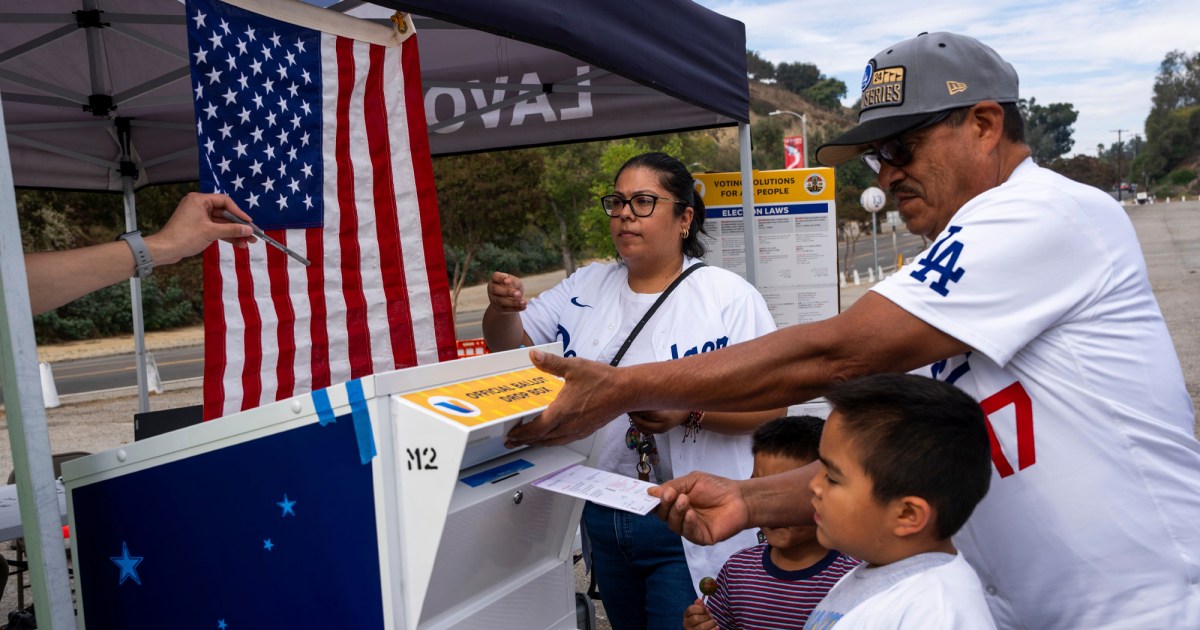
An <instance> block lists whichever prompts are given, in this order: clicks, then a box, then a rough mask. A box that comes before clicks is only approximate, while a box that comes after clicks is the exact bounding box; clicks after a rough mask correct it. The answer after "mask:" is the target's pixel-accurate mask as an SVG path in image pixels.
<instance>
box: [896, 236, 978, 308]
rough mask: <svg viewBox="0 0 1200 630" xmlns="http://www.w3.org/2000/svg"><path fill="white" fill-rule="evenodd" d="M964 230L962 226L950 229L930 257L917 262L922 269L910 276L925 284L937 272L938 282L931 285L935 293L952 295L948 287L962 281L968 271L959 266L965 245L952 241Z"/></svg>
mask: <svg viewBox="0 0 1200 630" xmlns="http://www.w3.org/2000/svg"><path fill="white" fill-rule="evenodd" d="M961 230H962V227H960V226H957V225H956V226H953V227H951V228H950V230H949V233H947V234H946V238H943V239H942V240H940V241H938V242H937V243H935V244H934V245H933V249H931V250H929V255H927V256H925V257H924V258H922V259H920V260H918V261H917V265H918V266H919V267H920V269H915V270H913V271H912V272H910V273H909V275H910V276H912V277H913V278H916V279H917V280H918V281H920V282H925V280H926V279H927V278H928V277H929V272H931V271H935V272H937V274H938V280H936V281H935V282H933V283H932V284H930V285H929V288H930V289H932V290H933V291H934V292H935V293H937V294H938V295H941V296H946V295H949V294H950V289H949V288H948V287H947V286H946V284H947V283H950V282H958V281H959V280H961V279H962V277H963V274H964V273H966V270H965V269H963V268H962V267H956V265H958V257H959V255H960V254H962V250H963V244H962V243H961V242H959V241H957V240H953V241H952V240H950V239H951V238H952V237H953V236H954V235H955V234H957V233H958V232H959V231H961Z"/></svg>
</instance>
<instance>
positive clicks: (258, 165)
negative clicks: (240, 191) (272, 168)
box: [250, 160, 263, 175]
mask: <svg viewBox="0 0 1200 630" xmlns="http://www.w3.org/2000/svg"><path fill="white" fill-rule="evenodd" d="M262 166H263V165H262V162H259V161H258V160H254V163H253V164H251V165H250V172H252V173H254V174H255V175H262Z"/></svg>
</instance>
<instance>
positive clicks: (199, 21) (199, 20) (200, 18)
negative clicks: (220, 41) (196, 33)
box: [192, 11, 208, 28]
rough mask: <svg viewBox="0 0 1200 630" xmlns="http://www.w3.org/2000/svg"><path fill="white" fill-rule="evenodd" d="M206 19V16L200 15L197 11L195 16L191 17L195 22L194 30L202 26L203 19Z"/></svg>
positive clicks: (204, 14)
mask: <svg viewBox="0 0 1200 630" xmlns="http://www.w3.org/2000/svg"><path fill="white" fill-rule="evenodd" d="M206 17H208V14H206V13H202V12H200V11H197V12H196V15H193V16H192V19H193V20H195V22H196V28H200V27H202V26H204V18H206Z"/></svg>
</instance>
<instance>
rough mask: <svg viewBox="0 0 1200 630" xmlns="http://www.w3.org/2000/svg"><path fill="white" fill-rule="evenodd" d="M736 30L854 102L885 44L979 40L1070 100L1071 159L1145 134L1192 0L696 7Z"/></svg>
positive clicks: (1190, 34)
mask: <svg viewBox="0 0 1200 630" xmlns="http://www.w3.org/2000/svg"><path fill="white" fill-rule="evenodd" d="M699 2H700V4H703V5H705V6H707V7H709V8H710V9H713V10H715V11H717V12H718V13H721V14H724V15H727V16H730V17H733V18H735V19H737V20H740V21H741V22H743V23H744V24H745V25H746V40H747V42H746V45H747V48H749V49H751V50H756V51H758V52H759V54H760V55H761V56H762V57H763V58H765V59H767V60H769V61H772V62H774V63H782V62H797V61H802V62H809V63H814V64H816V65H817V67H818V68H820V69H821V72H823V73H824V74H826V75H829V76H834V77H837V78H838V79H841V80H842V81H843V82H845V83H846V87H847V90H848V95H847V98H846V99H845V102H846V104H847V105H849V104H851V103H853V102H854V101H855V100H857V98H858V91H859V85H860V80H861V78H862V70H863V67H864V66H865V65H866V63H867V60H868V59H870V57H871V56H872V55H874V54H875V53H877V52H879V51H880V50H882V49H883V48H884V47H885V46H888V45H889V44H893V43H896V42H898V41H901V40H903V39H907V38H909V37H912V36H914V35H916V34H918V33H920V32H923V31H929V32H934V31H953V32H955V33H961V34H964V35H970V36H972V37H975V38H978V39H979V40H980V41H982V42H984V43H986V44H988V45H989V46H991V47H992V48H995V49H996V51H997V52H999V53H1000V55H1001V56H1002V57H1004V58H1005V59H1006V60H1008V61H1009V62H1010V63H1012V64H1013V66H1014V67H1015V68H1016V70H1017V74H1018V75H1019V76H1020V78H1021V96H1022V97H1024V98H1031V97H1032V98H1036V99H1037V101H1038V102H1039V103H1042V104H1050V103H1071V104H1072V105H1074V106H1075V110H1076V111H1078V112H1079V119H1078V121H1076V123H1075V134H1074V138H1075V148H1074V152H1078V153H1094V152H1095V149H1096V145H1097V144H1098V143H1104V144H1106V145H1107V144H1111V143H1113V142H1116V140H1117V135H1116V133H1115V132H1114V131H1112V130H1115V129H1126V130H1129V131H1128V133H1124V132H1123V133H1122V139H1127V138H1129V137H1130V136H1131V135H1132V134H1141V135H1144V133H1143V131H1142V127H1143V124H1144V123H1145V121H1146V115H1147V114H1149V112H1150V105H1151V98H1152V96H1153V86H1154V78H1155V75H1157V73H1158V66H1159V64H1160V63H1161V62H1162V60H1163V57H1164V56H1165V55H1166V53H1167V52H1169V51H1171V50H1176V49H1179V50H1184V51H1186V52H1190V53H1194V52H1196V51H1200V2H1196V0H1158V1H1155V0H1141V1H1118V0H1091V1H1088V2H1084V1H1082V0H1065V1H1061V2H1058V1H1053V0H1000V1H998V2H986V3H984V2H961V1H960V2H953V1H948V0H932V1H929V2H925V3H923V4H921V5H920V6H919V7H917V8H910V6H911V5H909V6H905V5H903V4H901V3H897V2H894V1H892V2H884V1H882V0H860V2H857V3H837V4H832V3H831V4H824V5H820V4H815V3H813V2H812V1H811V0H763V1H753V0H732V1H730V0H699Z"/></svg>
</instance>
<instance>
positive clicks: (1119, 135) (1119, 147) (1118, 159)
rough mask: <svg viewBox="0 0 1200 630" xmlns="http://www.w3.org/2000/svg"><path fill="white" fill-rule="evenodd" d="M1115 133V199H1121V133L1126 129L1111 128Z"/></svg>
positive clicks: (1122, 175) (1122, 179) (1122, 146)
mask: <svg viewBox="0 0 1200 630" xmlns="http://www.w3.org/2000/svg"><path fill="white" fill-rule="evenodd" d="M1110 131H1115V132H1116V133H1117V201H1118V202H1120V201H1121V182H1122V181H1124V179H1125V176H1124V174H1123V173H1124V171H1123V170H1122V168H1121V155H1122V154H1123V153H1125V145H1123V144H1121V133H1122V132H1124V131H1129V130H1128V129H1112V130H1110Z"/></svg>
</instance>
